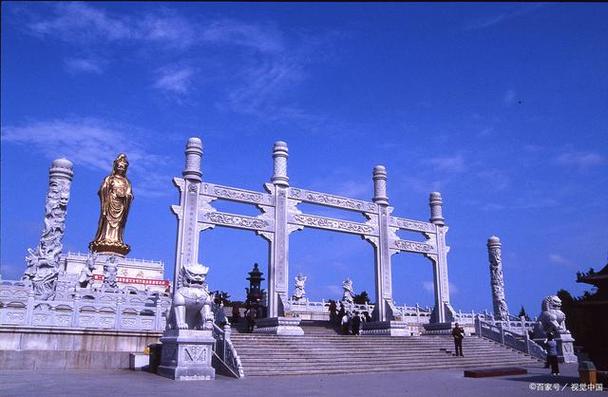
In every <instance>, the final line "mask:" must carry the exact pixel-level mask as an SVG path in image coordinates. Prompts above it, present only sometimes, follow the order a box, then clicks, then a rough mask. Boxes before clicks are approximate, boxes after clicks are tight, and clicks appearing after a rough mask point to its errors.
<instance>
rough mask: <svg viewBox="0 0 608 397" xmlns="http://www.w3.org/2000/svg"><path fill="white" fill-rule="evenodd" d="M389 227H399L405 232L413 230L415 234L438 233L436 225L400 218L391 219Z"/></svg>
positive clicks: (393, 217)
mask: <svg viewBox="0 0 608 397" xmlns="http://www.w3.org/2000/svg"><path fill="white" fill-rule="evenodd" d="M389 226H392V227H398V228H399V229H403V230H411V231H414V232H423V233H436V228H435V225H434V224H432V223H430V222H423V221H417V220H414V219H407V218H399V217H398V216H391V217H390V221H389Z"/></svg>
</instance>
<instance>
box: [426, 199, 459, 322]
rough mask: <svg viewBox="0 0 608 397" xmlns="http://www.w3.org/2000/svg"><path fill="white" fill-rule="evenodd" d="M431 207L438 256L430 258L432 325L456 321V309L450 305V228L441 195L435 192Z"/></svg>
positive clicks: (430, 202) (430, 200)
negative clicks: (446, 238) (431, 270)
mask: <svg viewBox="0 0 608 397" xmlns="http://www.w3.org/2000/svg"><path fill="white" fill-rule="evenodd" d="M429 205H430V207H431V219H430V221H431V223H433V224H434V225H435V228H436V238H437V255H433V256H429V258H430V259H431V262H432V263H433V285H434V289H435V307H434V308H433V312H432V314H431V323H446V322H450V321H452V320H453V319H454V309H452V306H451V305H450V287H449V282H448V257H447V255H448V252H449V250H450V247H448V246H446V243H445V234H446V233H447V231H448V227H447V226H446V225H445V219H444V218H443V213H442V206H443V200H442V199H441V193H439V192H433V193H431V194H430V197H429Z"/></svg>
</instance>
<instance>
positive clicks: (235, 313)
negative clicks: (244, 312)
mask: <svg viewBox="0 0 608 397" xmlns="http://www.w3.org/2000/svg"><path fill="white" fill-rule="evenodd" d="M240 318H241V312H240V310H239V306H238V305H237V304H236V303H233V304H232V322H233V323H234V324H236V323H238V322H239V319H240Z"/></svg>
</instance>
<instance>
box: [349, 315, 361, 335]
mask: <svg viewBox="0 0 608 397" xmlns="http://www.w3.org/2000/svg"><path fill="white" fill-rule="evenodd" d="M351 324H352V327H353V335H359V327H360V326H361V317H359V312H355V315H354V316H353V319H352V323H351Z"/></svg>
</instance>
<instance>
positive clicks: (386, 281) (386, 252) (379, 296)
mask: <svg viewBox="0 0 608 397" xmlns="http://www.w3.org/2000/svg"><path fill="white" fill-rule="evenodd" d="M386 180H387V175H386V168H385V167H384V166H383V165H377V166H375V167H374V172H373V181H374V198H373V202H374V203H376V204H377V205H378V233H379V236H378V237H379V238H378V244H376V245H375V247H374V251H375V255H374V256H375V276H376V277H375V282H376V306H375V308H374V312H373V313H374V314H373V317H374V320H376V321H391V320H392V319H393V312H392V307H391V303H392V300H393V288H392V276H391V253H390V249H389V217H390V213H391V211H392V208H390V207H389V206H388V196H387V194H386Z"/></svg>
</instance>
